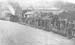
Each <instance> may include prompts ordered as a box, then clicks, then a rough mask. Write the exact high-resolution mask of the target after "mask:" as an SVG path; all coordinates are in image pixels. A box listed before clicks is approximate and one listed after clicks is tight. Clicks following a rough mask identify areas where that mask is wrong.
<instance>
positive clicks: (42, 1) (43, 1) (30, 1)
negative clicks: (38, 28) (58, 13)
mask: <svg viewBox="0 0 75 45" xmlns="http://www.w3.org/2000/svg"><path fill="white" fill-rule="evenodd" d="M7 1H11V2H18V3H19V4H20V5H21V6H23V7H24V6H26V7H31V5H33V7H48V6H53V5H54V3H55V2H56V1H64V2H72V3H75V0H14V1H13V0H0V2H7Z"/></svg>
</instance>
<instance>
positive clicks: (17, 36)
mask: <svg viewBox="0 0 75 45" xmlns="http://www.w3.org/2000/svg"><path fill="white" fill-rule="evenodd" d="M0 45H75V43H74V41H72V40H69V39H66V38H65V37H62V36H60V35H57V34H54V33H52V32H45V31H43V30H40V29H36V28H32V27H29V26H24V25H20V24H17V23H13V22H9V21H2V20H0Z"/></svg>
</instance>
